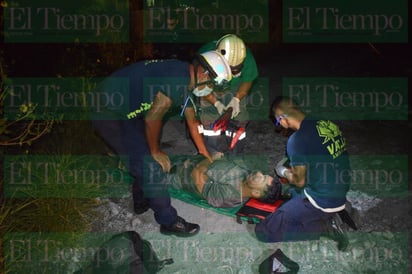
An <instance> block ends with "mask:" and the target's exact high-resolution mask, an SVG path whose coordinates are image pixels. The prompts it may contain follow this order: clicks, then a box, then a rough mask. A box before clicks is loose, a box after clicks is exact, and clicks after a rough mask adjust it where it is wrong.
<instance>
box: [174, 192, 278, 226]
mask: <svg viewBox="0 0 412 274" xmlns="http://www.w3.org/2000/svg"><path fill="white" fill-rule="evenodd" d="M169 193H170V196H171V197H172V198H175V199H178V200H180V201H182V202H185V203H188V204H192V205H195V206H198V207H200V208H206V209H209V210H212V211H214V212H217V213H219V214H222V215H226V216H229V217H233V218H236V221H237V222H238V223H239V224H242V223H243V222H247V223H249V224H257V223H259V222H260V221H261V220H262V219H264V218H265V217H266V216H267V215H269V214H271V213H272V212H274V211H276V209H277V208H279V206H281V204H282V203H283V202H284V201H283V200H278V201H276V202H275V203H274V204H264V203H262V202H259V201H258V200H256V199H251V198H250V199H247V200H246V201H245V202H243V203H242V204H240V205H238V206H236V207H228V208H226V207H225V208H224V207H213V206H211V205H209V204H208V203H207V202H206V200H205V199H201V198H199V197H198V196H195V195H193V194H190V193H188V192H185V191H182V190H177V189H169Z"/></svg>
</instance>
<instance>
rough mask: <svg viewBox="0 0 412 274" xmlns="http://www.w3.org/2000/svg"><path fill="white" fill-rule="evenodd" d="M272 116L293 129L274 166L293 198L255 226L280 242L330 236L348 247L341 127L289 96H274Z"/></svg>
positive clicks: (264, 235) (346, 179)
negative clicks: (341, 220)
mask: <svg viewBox="0 0 412 274" xmlns="http://www.w3.org/2000/svg"><path fill="white" fill-rule="evenodd" d="M271 115H273V118H274V119H275V121H276V124H277V125H281V126H282V127H284V128H286V129H292V130H293V131H294V133H293V134H292V135H291V136H290V137H289V139H288V141H287V147H286V157H285V158H283V159H282V160H281V161H280V162H279V163H278V164H277V165H276V168H275V171H276V174H277V175H278V176H279V177H283V178H285V179H286V180H287V182H289V184H290V185H291V186H293V187H294V188H295V189H294V190H293V191H292V198H291V199H290V200H289V201H287V202H286V203H284V205H282V206H281V207H280V208H279V209H278V210H277V211H276V212H274V213H273V214H271V215H269V216H268V217H267V218H266V219H265V220H264V221H263V222H261V223H260V224H258V225H257V226H256V228H255V232H256V236H257V238H258V239H260V240H262V241H265V242H278V241H294V240H295V241H296V240H305V239H317V238H319V237H320V236H327V237H328V236H330V237H332V238H333V239H335V240H337V241H338V248H339V249H341V250H343V249H345V248H346V246H347V244H348V241H347V238H346V237H345V235H344V233H343V232H342V230H341V228H340V227H337V222H336V221H335V220H336V217H337V213H338V212H340V211H342V210H344V209H345V204H346V194H347V192H348V190H349V188H350V182H351V176H350V174H351V172H350V165H349V158H348V152H347V149H346V140H345V138H344V137H343V136H342V132H341V131H340V129H339V127H338V126H337V125H336V124H335V123H334V122H332V121H329V120H322V119H316V118H315V117H312V116H310V115H306V114H305V113H304V112H303V111H302V110H301V109H300V108H299V106H298V105H297V104H296V103H294V102H293V100H291V99H290V98H287V97H278V98H276V99H275V100H274V101H273V103H272V106H271ZM287 163H288V164H287Z"/></svg>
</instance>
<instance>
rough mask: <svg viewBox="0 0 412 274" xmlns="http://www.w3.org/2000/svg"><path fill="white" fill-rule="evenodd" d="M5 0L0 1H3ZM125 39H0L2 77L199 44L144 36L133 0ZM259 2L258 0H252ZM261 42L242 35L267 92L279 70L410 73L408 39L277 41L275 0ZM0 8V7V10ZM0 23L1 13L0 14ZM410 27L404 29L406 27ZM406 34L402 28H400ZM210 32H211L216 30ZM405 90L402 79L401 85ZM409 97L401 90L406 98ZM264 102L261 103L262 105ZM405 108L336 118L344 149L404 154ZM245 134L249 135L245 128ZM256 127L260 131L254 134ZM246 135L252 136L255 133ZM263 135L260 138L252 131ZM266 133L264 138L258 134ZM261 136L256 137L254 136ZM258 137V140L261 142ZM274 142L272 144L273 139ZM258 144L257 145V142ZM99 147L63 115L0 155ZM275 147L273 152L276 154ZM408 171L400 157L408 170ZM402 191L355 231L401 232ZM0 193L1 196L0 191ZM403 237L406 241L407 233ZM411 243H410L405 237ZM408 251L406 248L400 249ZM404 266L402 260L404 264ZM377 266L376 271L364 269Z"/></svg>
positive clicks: (177, 52) (71, 73)
mask: <svg viewBox="0 0 412 274" xmlns="http://www.w3.org/2000/svg"><path fill="white" fill-rule="evenodd" d="M4 2H6V1H2V3H4ZM130 2H131V3H130V26H131V28H130V37H131V39H130V42H129V43H116V44H110V43H106V44H103V43H101V44H98V43H78V44H75V43H48V44H42V43H5V42H4V39H3V37H2V39H1V42H0V54H1V55H2V56H1V58H0V62H3V63H2V64H1V65H2V66H3V70H4V72H5V73H6V75H7V77H10V78H13V77H33V78H34V77H57V76H58V77H60V76H61V77H104V76H107V75H109V74H110V73H111V72H113V71H115V70H116V69H118V68H120V67H122V66H125V65H127V64H130V63H133V62H136V61H139V60H143V59H153V58H169V57H178V58H179V59H183V60H190V58H191V57H192V56H193V53H194V52H195V51H196V50H197V49H198V48H199V47H200V46H201V45H202V43H145V42H143V34H142V28H143V27H142V19H141V18H142V16H140V15H141V13H142V9H143V4H142V2H141V1H137V0H132V1H130ZM258 2H259V1H258ZM268 3H269V24H270V27H269V30H270V33H269V41H268V42H267V43H252V42H248V41H245V42H246V44H247V46H249V47H250V48H251V50H252V52H253V54H254V56H255V59H256V62H257V64H258V69H259V77H266V78H268V79H269V88H270V97H271V99H273V98H274V97H275V96H277V95H281V93H282V89H281V80H282V77H300V76H302V77H319V76H320V77H323V76H324V77H334V76H336V77H405V78H408V81H410V79H411V76H412V47H411V45H410V42H408V43H402V44H400V43H283V42H282V22H281V17H282V1H280V0H269V1H268ZM0 14H3V7H2V8H1V9H0ZM0 27H1V28H0V29H1V30H3V27H4V20H1V26H0ZM408 31H409V33H410V31H411V30H410V28H409V30H408ZM408 37H410V35H408ZM216 38H218V37H216ZM408 89H409V86H408ZM411 103H412V99H411V96H410V95H409V96H408V105H409V108H410V107H411ZM269 105H270V102H268V105H267V106H268V108H269ZM410 116H411V111H410V109H409V110H408V120H407V121H391V120H385V121H342V129H343V132H346V133H347V134H346V136H347V139H348V144H349V145H348V146H349V148H348V149H350V150H352V151H353V152H354V153H357V154H363V155H401V154H402V155H405V154H406V155H408V156H409V155H410V136H409V132H410V129H411V124H410V121H409V119H410ZM251 130H255V132H254V133H253V134H255V135H256V137H255V138H256V139H251V142H250V144H249V146H248V149H249V150H250V151H251V152H252V151H256V153H264V152H265V151H266V150H270V149H271V146H272V141H271V140H272V139H270V138H274V137H276V138H282V137H280V134H275V133H274V128H273V127H272V126H271V125H269V126H267V125H264V126H259V125H255V126H252V127H251ZM253 134H252V135H253ZM259 134H260V135H259ZM255 135H253V136H255ZM259 136H264V137H259ZM265 137H266V139H265ZM262 138H263V139H262ZM262 140H263V141H262ZM276 144H277V143H276ZM259 146H260V147H259ZM54 148H56V151H58V153H66V154H73V155H75V154H103V153H105V152H106V148H105V145H104V144H103V143H102V142H100V140H99V139H98V138H97V137H96V136H94V134H93V131H92V129H91V127H90V125H89V122H88V121H64V122H62V123H60V124H58V125H56V126H55V127H54V128H53V130H52V131H51V132H50V133H49V134H47V135H45V136H44V137H42V138H41V139H40V140H39V141H37V142H35V143H33V144H32V145H31V146H22V147H19V146H17V147H5V148H2V149H1V153H2V154H5V155H7V154H23V153H25V151H30V153H31V154H36V153H37V154H42V153H47V152H50V151H54ZM280 154H281V150H279V151H276V153H275V155H273V157H277V156H280ZM411 170H412V168H411V164H410V163H409V162H408V171H409V172H410V171H411ZM408 182H409V195H407V196H408V197H406V198H405V197H404V198H399V199H385V200H384V202H382V203H380V204H379V205H378V206H376V207H375V208H373V209H371V210H369V211H368V212H366V213H364V215H363V216H364V220H362V225H361V227H362V230H363V231H373V230H377V231H392V232H408V233H409V235H410V232H409V231H410V228H411V225H412V222H411V217H412V210H411V208H410V205H409V197H410V194H411V193H410V187H411V180H410V175H409V181H408ZM0 198H1V199H0V200H3V197H0ZM409 243H411V240H410V239H409ZM409 246H411V244H409ZM408 256H409V258H411V255H410V252H409V254H408ZM409 268H410V266H409ZM367 273H377V272H367Z"/></svg>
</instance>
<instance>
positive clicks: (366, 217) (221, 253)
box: [97, 51, 412, 273]
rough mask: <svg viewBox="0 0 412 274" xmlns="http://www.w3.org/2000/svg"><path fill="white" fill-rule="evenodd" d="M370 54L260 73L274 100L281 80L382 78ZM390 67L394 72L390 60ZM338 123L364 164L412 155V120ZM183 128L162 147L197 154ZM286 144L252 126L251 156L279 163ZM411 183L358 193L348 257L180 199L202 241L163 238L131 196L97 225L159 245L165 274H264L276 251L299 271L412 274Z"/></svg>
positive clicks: (314, 58)
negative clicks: (261, 238) (275, 239)
mask: <svg viewBox="0 0 412 274" xmlns="http://www.w3.org/2000/svg"><path fill="white" fill-rule="evenodd" d="M364 54H365V52H348V51H342V52H338V51H332V52H330V53H329V54H325V53H324V52H308V53H303V54H301V55H299V56H297V55H296V54H293V55H289V54H288V52H283V53H278V54H274V56H272V58H271V59H270V60H269V61H270V62H265V63H260V64H259V70H260V73H261V76H262V77H268V79H270V89H271V93H270V96H273V97H274V96H276V95H280V94H281V79H282V77H286V76H330V75H333V76H342V75H344V76H354V75H362V76H373V75H374V74H376V75H378V76H380V75H382V73H383V72H382V71H380V70H379V69H378V68H377V67H376V66H374V61H373V60H374V59H373V58H372V59H370V56H369V55H367V54H366V55H364ZM368 54H369V53H368ZM332 59H333V60H332ZM371 60H372V61H371ZM389 65H390V67H391V66H395V64H393V63H391V62H389ZM381 69H382V68H381ZM408 73H409V74H410V67H409V70H407V68H405V70H403V71H401V72H400V74H401V75H408ZM409 76H410V75H409ZM409 114H410V112H409ZM338 124H339V125H340V127H341V130H342V132H343V134H344V136H345V137H346V139H347V146H348V151H349V152H350V153H351V154H352V155H362V156H368V157H367V160H364V161H370V162H371V163H373V162H374V161H378V162H379V161H381V160H380V159H381V158H382V157H381V156H382V155H391V156H396V157H397V156H399V157H402V156H403V157H405V156H406V157H407V156H408V155H409V140H410V138H409V131H410V129H411V124H410V122H409V120H408V121H384V120H379V121H356V120H342V121H338ZM184 130H185V128H184V124H183V123H181V122H179V121H171V122H168V123H166V124H165V128H164V134H163V137H162V147H163V149H164V150H165V151H166V152H167V153H169V154H178V153H181V154H193V153H196V151H195V149H194V147H193V144H192V143H191V141H190V140H189V139H187V138H185V137H184V136H183V134H182V133H183V132H184ZM286 141H287V138H286V137H284V136H282V135H281V134H279V133H276V132H275V131H274V127H273V124H272V123H271V122H270V121H268V120H262V121H252V122H251V123H250V124H249V127H248V143H247V146H246V148H245V153H251V154H260V155H267V156H268V157H269V161H270V162H272V163H274V162H275V161H276V160H278V159H280V157H281V156H282V155H283V153H284V147H285V144H286ZM384 159H386V158H384ZM406 159H407V158H406ZM383 161H384V160H383ZM355 164H359V163H355ZM360 164H366V163H362V162H360ZM408 170H410V164H408ZM408 182H409V184H408V188H407V189H405V190H404V192H402V193H397V194H395V195H389V194H390V193H391V191H394V190H393V189H391V188H390V187H388V186H386V187H382V188H381V192H378V193H376V192H375V193H371V192H369V193H367V192H368V191H366V192H365V191H364V190H363V189H359V188H358V187H356V186H354V187H352V189H351V190H350V192H349V193H348V199H349V201H350V202H351V203H352V206H353V208H355V211H356V218H355V220H356V222H357V225H358V228H359V229H358V230H357V231H353V230H348V232H347V233H348V237H349V240H350V247H349V250H348V251H345V252H340V251H338V250H337V248H336V244H335V243H334V242H333V241H331V240H328V239H321V240H319V241H307V242H295V243H279V244H263V243H259V242H258V241H257V240H256V239H255V238H254V235H253V227H254V225H250V224H245V223H244V224H238V223H236V220H235V219H234V218H231V217H227V216H224V215H221V214H218V213H215V212H212V211H210V210H207V209H203V208H199V207H196V206H193V205H190V204H186V203H183V202H181V201H179V200H176V199H173V201H172V204H173V206H175V207H176V209H177V210H178V213H179V215H181V216H182V217H184V218H185V219H187V220H188V221H191V222H195V223H198V224H200V226H201V232H200V233H199V235H197V236H195V237H193V238H190V239H189V238H188V239H180V238H176V237H166V236H163V235H161V234H159V232H158V229H159V227H158V225H157V224H156V222H155V221H154V218H153V214H152V212H151V210H149V211H148V212H146V213H145V214H142V215H139V216H137V215H135V214H134V213H133V211H132V206H131V198H130V197H125V198H123V199H120V200H115V201H114V200H108V201H107V202H108V203H107V204H105V205H104V206H102V207H101V208H100V211H101V212H103V213H104V216H105V217H104V218H102V219H100V220H98V222H97V227H99V230H100V231H124V230H135V231H138V232H139V233H141V235H142V236H143V237H145V238H146V239H149V240H150V241H151V242H152V244H153V246H154V248H155V249H156V250H157V251H158V254H159V256H160V257H161V258H168V257H173V258H174V261H175V263H174V264H172V265H169V266H166V267H165V268H164V269H163V270H162V272H161V273H257V270H256V269H257V265H258V264H259V262H261V261H262V258H264V257H265V256H268V254H270V253H271V252H273V251H274V250H276V249H277V248H280V249H281V250H282V251H284V253H285V254H286V255H288V256H289V257H290V258H291V259H293V260H295V261H296V262H297V263H298V264H299V266H300V271H299V273H408V271H409V273H410V271H411V268H410V262H411V255H410V251H409V250H410V247H411V241H410V238H409V236H410V234H409V233H410V228H411V227H412V218H411V217H412V211H411V207H410V204H409V200H410V195H411V193H410V190H409V189H410V183H411V180H410V177H408Z"/></svg>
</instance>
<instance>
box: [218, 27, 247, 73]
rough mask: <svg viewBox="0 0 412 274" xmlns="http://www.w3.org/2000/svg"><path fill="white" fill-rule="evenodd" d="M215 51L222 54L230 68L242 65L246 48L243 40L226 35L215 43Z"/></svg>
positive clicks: (232, 35)
mask: <svg viewBox="0 0 412 274" xmlns="http://www.w3.org/2000/svg"><path fill="white" fill-rule="evenodd" d="M216 51H217V52H219V53H220V54H222V55H223V56H224V57H225V58H226V60H227V61H228V63H229V65H230V66H231V67H237V66H239V65H242V64H243V61H244V60H245V57H246V46H245V43H243V40H242V39H240V38H239V37H238V36H236V35H234V34H227V35H225V36H223V37H221V38H220V39H219V40H218V41H217V42H216Z"/></svg>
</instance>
